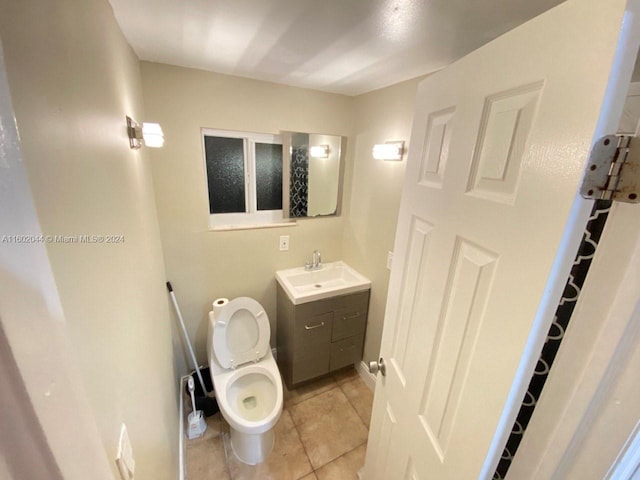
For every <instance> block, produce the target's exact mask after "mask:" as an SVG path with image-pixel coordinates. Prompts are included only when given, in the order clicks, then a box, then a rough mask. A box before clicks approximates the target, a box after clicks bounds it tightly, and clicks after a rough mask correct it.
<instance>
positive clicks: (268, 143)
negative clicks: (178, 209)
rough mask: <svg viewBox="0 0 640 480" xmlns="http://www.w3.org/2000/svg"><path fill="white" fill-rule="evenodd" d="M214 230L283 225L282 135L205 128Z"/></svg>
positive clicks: (204, 142)
mask: <svg viewBox="0 0 640 480" xmlns="http://www.w3.org/2000/svg"><path fill="white" fill-rule="evenodd" d="M202 141H203V145H204V156H205V166H206V171H207V187H208V192H209V214H210V217H209V226H210V227H211V228H216V227H234V226H236V227H242V226H251V225H269V224H274V223H282V222H283V219H282V141H281V140H280V136H279V135H269V134H261V133H249V132H230V131H225V130H209V129H202Z"/></svg>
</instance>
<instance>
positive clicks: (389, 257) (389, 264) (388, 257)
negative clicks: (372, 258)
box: [387, 252, 393, 270]
mask: <svg viewBox="0 0 640 480" xmlns="http://www.w3.org/2000/svg"><path fill="white" fill-rule="evenodd" d="M392 263H393V252H387V269H388V270H391V264H392Z"/></svg>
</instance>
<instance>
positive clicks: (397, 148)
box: [373, 141, 404, 160]
mask: <svg viewBox="0 0 640 480" xmlns="http://www.w3.org/2000/svg"><path fill="white" fill-rule="evenodd" d="M403 154H404V141H396V142H385V143H378V144H376V145H374V146H373V158H375V159H376V160H402V155H403Z"/></svg>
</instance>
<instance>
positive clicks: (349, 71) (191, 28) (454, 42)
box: [110, 0, 562, 95]
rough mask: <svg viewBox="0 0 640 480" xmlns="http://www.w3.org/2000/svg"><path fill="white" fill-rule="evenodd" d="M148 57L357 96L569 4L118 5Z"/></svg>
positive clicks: (352, 0) (550, 0)
mask: <svg viewBox="0 0 640 480" xmlns="http://www.w3.org/2000/svg"><path fill="white" fill-rule="evenodd" d="M110 2H111V5H112V7H113V10H114V12H115V16H116V19H117V21H118V23H119V24H120V27H121V29H122V31H123V33H124V35H125V37H126V38H127V40H128V41H129V43H130V44H131V46H132V47H133V49H134V50H135V52H136V54H137V55H138V57H139V58H140V59H141V60H147V61H151V62H159V63H167V64H171V65H179V66H183V67H192V68H199V69H203V70H211V71H214V72H220V73H226V74H232V75H239V76H243V77H250V78H255V79H259V80H266V81H271V82H276V83H282V84H285V85H293V86H298V87H305V88H312V89H316V90H323V91H327V92H333V93H342V94H346V95H358V94H361V93H365V92H368V91H371V90H375V89H378V88H382V87H385V86H388V85H391V84H394V83H397V82H400V81H403V80H408V79H410V78H414V77H417V76H420V75H424V74H427V73H430V72H433V71H436V70H438V69H440V68H442V67H444V66H446V65H448V64H450V63H451V62H453V61H455V60H456V59H458V58H460V57H462V56H464V55H465V54H467V53H469V52H470V51H472V50H475V49H476V48H478V47H480V46H481V45H483V44H485V43H487V42H489V41H490V40H492V39H494V38H496V37H497V36H499V35H501V34H502V33H504V32H506V31H508V30H511V29H512V28H514V27H516V26H517V25H519V24H521V23H523V22H525V21H527V20H529V19H530V18H533V17H535V16H537V15H539V14H540V13H542V12H544V11H546V10H548V9H549V8H552V7H554V6H555V5H557V4H559V3H562V0H535V1H532V0H110Z"/></svg>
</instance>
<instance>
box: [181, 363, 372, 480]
mask: <svg viewBox="0 0 640 480" xmlns="http://www.w3.org/2000/svg"><path fill="white" fill-rule="evenodd" d="M283 387H284V406H283V411H282V415H281V416H280V420H278V423H277V425H276V426H275V436H276V437H275V445H274V449H273V452H272V453H271V455H270V456H269V458H268V459H267V461H266V462H264V463H262V464H260V465H256V466H253V467H252V466H249V465H245V464H243V463H241V462H240V461H239V460H238V459H237V458H236V457H235V456H234V454H233V452H232V451H231V446H230V444H229V426H228V425H227V423H226V422H225V421H224V419H223V418H222V416H221V415H220V413H217V414H216V415H213V416H211V417H209V418H207V426H208V428H207V431H206V432H205V434H204V436H203V437H201V438H198V439H195V440H186V442H187V455H186V472H187V480H214V479H215V480H249V479H250V480H329V479H330V480H343V479H344V480H350V479H354V480H355V479H357V478H358V475H357V472H358V470H360V468H362V466H363V465H364V457H365V451H366V446H367V435H368V429H369V421H370V420H371V405H372V402H373V394H372V392H371V391H370V390H369V388H368V387H367V386H366V385H365V383H364V382H363V381H362V379H361V378H360V376H359V375H358V373H357V372H356V371H355V369H353V368H350V369H347V370H344V371H341V372H338V373H336V374H335V375H333V376H330V377H327V378H323V379H321V380H318V381H316V382H313V383H310V384H307V385H304V386H303V387H300V388H297V389H294V390H291V391H289V390H288V389H287V388H286V386H285V385H284V383H283Z"/></svg>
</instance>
